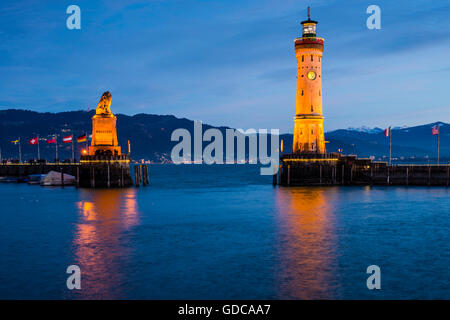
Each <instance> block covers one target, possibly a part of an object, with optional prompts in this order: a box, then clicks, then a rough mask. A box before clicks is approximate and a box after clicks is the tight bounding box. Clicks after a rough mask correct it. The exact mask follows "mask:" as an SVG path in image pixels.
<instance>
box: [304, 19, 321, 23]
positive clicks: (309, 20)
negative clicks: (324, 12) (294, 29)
mask: <svg viewBox="0 0 450 320" xmlns="http://www.w3.org/2000/svg"><path fill="white" fill-rule="evenodd" d="M301 23H302V24H305V23H314V24H318V22H317V21H314V20H311V19H308V20H304V21H302V22H301Z"/></svg>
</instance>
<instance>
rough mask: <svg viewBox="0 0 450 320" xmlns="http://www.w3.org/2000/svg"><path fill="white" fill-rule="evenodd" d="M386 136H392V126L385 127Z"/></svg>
mask: <svg viewBox="0 0 450 320" xmlns="http://www.w3.org/2000/svg"><path fill="white" fill-rule="evenodd" d="M384 136H385V137H390V136H391V127H389V128H387V129H384Z"/></svg>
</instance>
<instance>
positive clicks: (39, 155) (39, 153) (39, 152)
mask: <svg viewBox="0 0 450 320" xmlns="http://www.w3.org/2000/svg"><path fill="white" fill-rule="evenodd" d="M37 145H38V146H37V147H38V158H37V160H38V161H39V159H41V151H40V150H39V135H38V136H37Z"/></svg>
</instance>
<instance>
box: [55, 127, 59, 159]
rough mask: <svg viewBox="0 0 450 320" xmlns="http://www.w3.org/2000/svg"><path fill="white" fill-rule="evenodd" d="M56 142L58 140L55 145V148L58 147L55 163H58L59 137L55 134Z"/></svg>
mask: <svg viewBox="0 0 450 320" xmlns="http://www.w3.org/2000/svg"><path fill="white" fill-rule="evenodd" d="M55 140H56V143H55V146H56V155H55V162H56V163H58V162H59V159H58V135H57V134H55Z"/></svg>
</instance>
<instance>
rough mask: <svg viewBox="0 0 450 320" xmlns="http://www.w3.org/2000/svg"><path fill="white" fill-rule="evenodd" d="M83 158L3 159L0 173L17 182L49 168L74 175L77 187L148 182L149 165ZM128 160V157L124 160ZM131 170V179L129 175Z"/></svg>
mask: <svg viewBox="0 0 450 320" xmlns="http://www.w3.org/2000/svg"><path fill="white" fill-rule="evenodd" d="M119 157H121V159H108V160H105V159H102V157H97V158H94V159H83V157H82V159H81V160H80V162H79V163H78V162H77V163H6V164H0V177H14V178H17V181H18V182H22V181H25V180H26V179H27V177H28V176H29V175H33V174H47V173H49V172H50V171H55V172H58V173H61V180H62V181H63V183H64V179H63V177H64V174H69V175H72V176H74V177H75V180H76V187H80V188H124V187H131V186H132V185H133V184H134V185H136V187H139V186H141V185H142V186H146V185H148V184H149V169H148V165H146V164H135V165H132V164H130V160H129V159H124V158H125V157H124V156H119ZM127 160H128V161H127ZM131 171H133V172H134V175H133V177H134V179H133V178H132V176H131Z"/></svg>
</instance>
